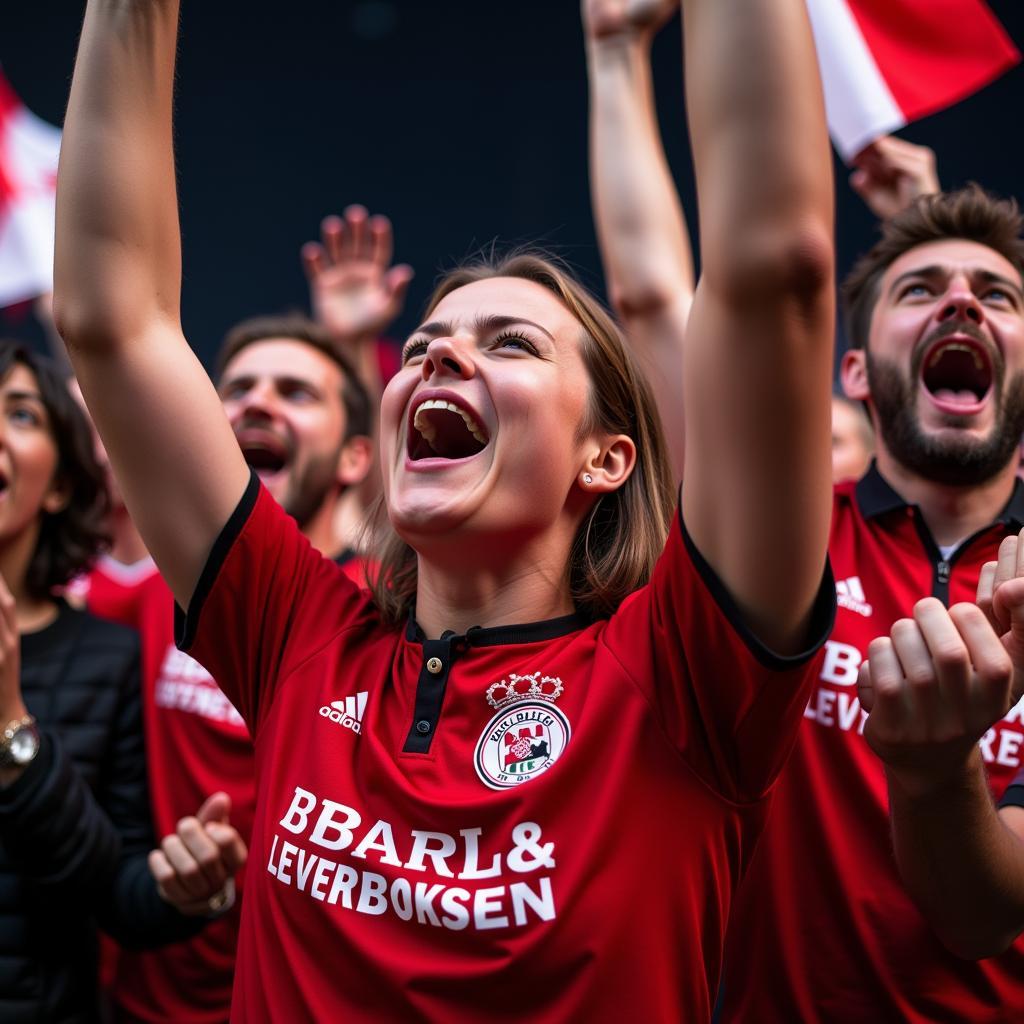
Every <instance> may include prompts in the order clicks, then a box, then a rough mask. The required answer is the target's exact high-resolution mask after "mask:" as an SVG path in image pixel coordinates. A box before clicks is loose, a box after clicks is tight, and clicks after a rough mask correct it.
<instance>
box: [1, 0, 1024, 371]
mask: <svg viewBox="0 0 1024 1024" xmlns="http://www.w3.org/2000/svg"><path fill="white" fill-rule="evenodd" d="M991 5H992V7H993V8H994V9H995V11H996V13H997V14H998V15H999V17H1000V18H1001V20H1002V22H1003V24H1004V25H1005V26H1006V28H1007V29H1008V31H1009V32H1010V34H1011V36H1012V37H1013V38H1014V40H1015V41H1016V42H1017V44H1018V46H1021V47H1022V48H1024V10H1022V6H1024V5H1021V4H1019V3H1017V2H1014V0H991ZM183 7H184V13H183V27H182V43H181V58H180V63H179V83H180V86H179V94H178V121H177V145H178V163H179V179H180V191H181V205H182V228H183V233H184V267H185V283H184V294H183V302H184V319H185V329H186V333H187V334H188V336H189V338H190V340H191V342H192V344H193V345H194V347H195V348H196V349H197V351H198V352H199V353H200V355H201V356H202V357H203V358H204V359H206V360H209V359H210V356H211V354H212V352H213V351H214V350H215V348H216V346H217V344H218V343H219V339H220V338H221V336H222V335H223V333H224V332H225V330H226V329H227V328H228V327H229V326H230V325H231V324H232V323H233V322H235V321H236V320H238V319H241V318H242V317H244V316H248V315H251V314H254V313H260V312H273V311H278V310H282V309H286V308H296V307H303V306H304V305H305V303H306V290H305V282H304V279H303V276H302V271H301V268H300V265H299V260H298V251H299V247H300V245H301V244H302V243H303V242H304V241H306V240H307V239H309V238H312V237H314V236H315V234H316V231H317V227H318V224H319V221H320V218H321V217H322V216H323V215H324V214H326V213H329V212H333V211H338V210H340V209H341V208H343V207H344V206H345V205H347V204H348V203H350V202H362V203H364V204H366V205H367V206H368V207H369V208H370V209H371V210H373V211H375V212H382V213H387V214H388V215H389V216H390V217H391V218H392V220H393V221H394V223H395V227H396V233H397V247H396V258H398V259H400V260H402V261H404V262H409V263H412V264H413V266H414V267H415V268H416V270H417V278H416V280H415V281H414V283H413V287H412V289H411V292H410V298H409V303H408V306H407V311H406V314H405V316H403V318H402V320H401V321H400V323H399V324H398V325H397V326H396V328H395V329H394V333H396V334H401V333H403V332H404V331H405V330H408V329H409V328H411V327H412V326H414V322H415V317H416V314H417V313H418V312H419V309H420V306H421V305H422V302H423V300H424V299H425V297H426V295H427V293H428V291H429V288H430V284H431V282H432V281H433V279H434V277H435V276H436V274H437V272H438V271H439V269H441V268H443V267H447V266H450V265H451V264H452V262H454V261H455V260H457V259H458V258H459V257H461V256H464V255H466V254H468V253H470V252H472V251H473V250H474V249H475V248H477V247H479V246H481V245H485V244H488V243H490V242H491V241H492V240H493V239H495V238H497V239H499V240H501V241H505V242H508V241H512V242H514V241H538V240H539V241H541V242H543V243H544V244H547V245H549V246H552V247H554V248H556V249H557V250H558V251H560V252H561V253H562V254H563V255H564V256H566V257H567V258H568V259H569V260H570V261H571V262H573V263H574V264H575V265H576V266H577V267H578V268H579V269H580V270H581V271H582V273H583V275H584V278H585V279H586V280H587V281H588V283H590V284H591V285H593V286H595V287H597V288H598V289H599V290H600V289H601V278H600V270H599V263H598V258H597V253H596V249H595V242H594V233H593V228H592V225H591V221H590V209H589V198H588V192H587V176H586V84H585V71H584V63H583V49H582V42H581V34H580V27H579V13H578V4H577V3H575V2H573V0H566V2H557V3H556V2H555V0H521V2H519V3H516V4H509V5H500V4H483V3H468V2H465V0H445V2H441V3H436V4H427V3H423V2H422V0H419V2H414V0H391V2H388V0H365V2H357V3H352V2H349V3H344V2H338V0H332V2H327V0H290V2H288V3H274V4H269V3H253V2H251V0H250V2H246V3H242V2H239V0H218V2H210V0H206V2H201V0H184V3H183ZM3 8H4V9H3V13H2V14H0V26H2V28H0V62H2V63H3V65H4V69H5V72H6V74H7V75H8V77H9V79H10V80H11V82H12V83H13V85H14V87H15V89H17V90H18V92H19V93H20V95H21V96H22V98H23V99H24V100H25V102H26V103H27V104H28V105H29V106H30V107H31V108H32V110H33V111H34V112H35V113H37V114H39V115H40V116H41V117H44V118H46V119H47V120H50V121H52V122H54V123H57V124H59V123H60V122H61V120H62V117H63V110H64V106H65V103H66V99H67V90H68V85H69V81H70V75H71V68H72V63H73V59H74V51H75V45H76V41H77V34H78V29H79V26H80V22H81V15H82V10H83V9H84V3H80V2H77V0H33V2H32V3H31V4H27V3H26V4H17V5H15V4H14V3H13V0H6V2H5V3H4V4H3ZM655 62H656V73H657V79H658V91H659V108H660V112H661V121H662V130H663V133H664V136H665V141H666V147H667V149H668V152H669V156H670V160H671V162H672V165H673V167H674V169H675V171H676V174H677V180H678V182H679V184H680V188H681V190H682V193H683V197H684V202H686V203H687V204H688V207H690V208H692V204H693V200H692V176H691V172H690V167H689V156H688V148H687V143H686V129H685V120H684V115H683V103H682V92H681V84H680V83H681V66H680V45H679V39H678V26H677V25H672V26H670V27H669V29H668V30H667V31H666V33H663V37H662V38H661V39H660V40H659V42H658V45H657V46H656V48H655ZM1022 111H1024V70H1022V68H1020V67H1018V68H1017V69H1015V70H1014V71H1012V72H1010V73H1009V74H1008V75H1006V76H1004V77H1003V78H1002V79H1000V80H999V81H997V82H996V83H994V84H993V85H991V86H989V87H988V88H987V89H985V90H983V91H982V92H981V93H979V94H977V95H976V96H974V97H972V98H970V99H969V100H967V101H965V102H964V103H962V104H960V105H959V106H957V107H956V108H954V109H953V110H950V111H946V112H943V113H941V114H939V115H936V116H934V117H931V118H929V119H927V120H925V121H922V122H919V123H918V124H915V125H912V126H911V127H910V128H909V129H907V130H906V131H905V132H903V135H904V137H906V138H908V139H910V140H911V141H914V142H924V143H927V144H928V145H931V146H933V147H934V148H935V149H936V151H937V152H938V154H939V169H940V174H941V177H942V182H943V185H945V186H947V187H948V186H953V185H958V184H962V183H964V182H966V181H967V180H970V179H976V180H978V181H981V182H982V183H983V184H985V185H987V186H988V187H990V188H992V189H994V190H995V191H997V192H1001V193H1004V194H1013V193H1015V192H1020V193H1022V194H1024V188H1022V187H1021V184H1020V175H1021V169H1022V143H1021V137H1020V136H1021V129H1020V122H1021V113H1022ZM840 170H841V168H840ZM872 231H873V222H872V218H871V217H870V215H869V214H868V213H867V212H866V210H864V208H863V207H862V206H861V204H860V201H859V200H858V199H857V198H856V197H855V196H854V195H853V194H852V193H850V192H849V190H848V189H847V188H846V187H845V185H844V184H843V178H842V177H841V178H840V184H839V189H838V237H839V250H840V266H841V267H846V266H848V265H849V263H850V261H851V260H852V258H853V256H854V255H855V254H856V252H857V251H859V250H860V249H861V248H863V247H864V246H866V245H867V244H868V243H869V242H870V240H871V237H872ZM0 328H3V329H6V331H7V333H14V334H20V335H23V336H26V337H31V336H33V333H34V332H33V329H32V326H31V324H30V323H27V322H21V323H18V322H11V323H8V324H6V325H3V324H0Z"/></svg>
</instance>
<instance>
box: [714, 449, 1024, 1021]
mask: <svg viewBox="0 0 1024 1024" xmlns="http://www.w3.org/2000/svg"><path fill="white" fill-rule="evenodd" d="M1022 525H1024V491H1022V489H1021V485H1020V484H1017V485H1016V489H1015V491H1014V493H1013V498H1012V500H1011V501H1010V503H1009V505H1008V506H1007V508H1006V509H1005V511H1004V513H1003V515H1002V516H1000V518H999V519H998V521H997V522H995V523H993V524H992V526H990V527H989V528H988V529H986V530H982V531H980V532H979V533H977V534H976V535H975V536H973V537H971V538H970V539H969V540H967V541H966V542H965V543H964V544H962V545H961V546H960V547H959V549H958V550H957V551H956V552H955V553H954V554H953V555H952V556H951V557H950V559H949V560H948V561H946V560H945V559H943V557H942V555H941V554H940V552H939V550H938V549H937V547H936V546H935V544H934V541H933V540H932V539H931V536H930V535H929V533H928V530H927V527H926V526H925V525H924V521H923V519H922V518H921V514H920V512H919V511H918V509H917V508H916V507H912V506H908V505H907V504H906V503H905V502H904V501H903V500H902V499H901V498H900V497H899V495H897V494H896V492H895V491H893V490H892V488H891V487H889V485H888V484H887V483H886V482H885V480H884V479H883V478H882V476H881V475H880V474H879V473H878V471H877V469H875V468H872V469H871V470H870V471H869V472H868V474H867V475H866V476H865V477H864V478H863V479H862V480H861V481H860V482H859V483H856V484H855V483H853V482H849V483H844V484H841V485H839V486H838V487H837V488H836V494H835V508H834V514H833V522H832V537H831V543H830V547H829V558H830V559H831V562H832V566H833V569H834V571H835V575H836V580H837V583H836V588H837V592H838V600H839V611H838V614H837V617H836V625H835V630H834V631H833V633H832V636H831V638H830V639H829V641H828V643H827V644H826V651H825V660H824V664H823V665H822V668H821V677H820V679H819V680H818V684H817V686H816V688H815V690H814V692H813V694H812V696H811V699H810V702H809V704H808V706H807V709H806V710H805V712H804V723H803V726H802V728H801V729H800V735H799V738H798V740H797V745H796V749H795V751H794V753H793V757H792V759H791V760H790V762H789V764H788V765H787V766H786V769H785V771H784V772H783V773H782V776H781V777H780V779H779V781H778V784H777V785H776V787H775V803H774V805H773V808H772V815H771V818H770V820H769V822H768V825H767V827H766V829H765V834H764V836H763V837H762V840H761V844H760V846H759V847H758V852H757V856H756V857H755V858H754V862H753V864H752V865H751V868H750V872H749V874H748V876H747V878H746V880H745V881H744V884H743V886H742V888H741V890H740V892H739V894H738V895H737V899H736V905H735V908H734V917H733V922H732V926H731V929H730V933H729V945H728V949H727V955H726V968H725V972H724V982H723V1014H722V1020H723V1021H726V1022H729V1024H732V1022H747V1021H757V1022H758V1024H773V1022H778V1024H793V1022H795V1021H800V1022H810V1021H821V1022H823V1024H824V1022H827V1024H865V1022H874V1021H913V1022H921V1024H924V1022H926V1021H927V1022H934V1021H950V1022H952V1021H958V1022H959V1021H970V1022H971V1024H987V1022H994V1021H1007V1022H1009V1021H1017V1022H1019V1021H1021V1020H1022V1019H1024V942H1020V941H1019V942H1018V943H1017V945H1016V946H1015V947H1014V948H1013V949H1011V950H1010V951H1009V952H1008V953H1006V954H1005V955H1003V956H1001V957H996V958H994V959H991V960H984V961H980V962H971V961H966V960H961V959H959V958H958V957H955V956H953V954H951V953H949V952H948V951H947V950H946V949H945V947H944V946H943V945H942V944H941V943H940V942H939V940H938V939H937V938H936V937H935V936H934V935H933V933H932V932H931V930H930V929H929V927H928V925H927V923H926V922H925V920H924V918H923V917H922V915H921V914H920V913H919V911H918V910H917V908H916V907H915V906H914V904H913V903H912V902H911V900H910V897H909V896H908V895H907V893H906V891H905V889H904V888H903V886H902V884H901V882H900V878H899V874H898V872H897V869H896V863H895V860H894V858H893V854H892V841H891V838H890V828H889V811H888V798H887V791H886V783H885V775H884V770H883V768H882V762H881V761H880V760H879V759H878V758H877V757H875V755H874V754H873V753H872V752H871V750H870V749H869V747H868V745H867V743H866V742H865V741H864V738H863V736H862V734H861V730H862V729H863V722H864V718H865V715H864V713H863V712H862V711H861V709H860V705H859V703H858V701H857V669H858V667H859V665H860V662H861V661H862V659H863V657H864V656H865V654H866V652H867V647H868V643H869V642H870V641H871V640H872V639H874V638H875V637H876V636H883V635H888V633H889V629H890V627H891V625H892V623H893V622H894V621H895V620H896V619H899V618H903V617H906V616H909V615H910V614H911V612H912V609H913V606H914V604H915V603H916V602H917V601H918V600H920V599H921V598H922V597H926V596H928V595H930V594H934V595H935V596H937V597H939V598H940V599H942V600H943V601H944V602H945V603H947V604H955V603H956V602H958V601H973V600H974V594H975V589H976V587H977V583H978V573H979V571H980V569H981V566H982V564H983V563H984V562H985V561H988V560H991V559H993V558H995V556H996V550H997V548H998V546H999V542H1000V541H1001V540H1002V538H1003V537H1004V536H1006V535H1007V533H1009V532H1016V531H1017V530H1019V529H1020V528H1021V526H1022ZM1022 719H1024V704H1021V705H1018V706H1017V707H1016V708H1015V709H1014V710H1013V711H1011V712H1010V714H1009V715H1008V716H1007V718H1006V719H1004V720H1003V721H1002V722H1001V723H1000V724H999V725H998V726H997V727H996V728H994V729H992V730H990V731H989V733H988V734H987V735H986V736H985V737H984V738H983V739H982V742H981V752H982V756H983V757H984V760H985V763H986V766H987V768H988V772H989V778H990V781H991V784H992V789H993V792H994V793H995V794H996V795H997V796H998V795H999V794H1001V793H1002V791H1003V790H1004V789H1005V788H1006V786H1007V784H1008V782H1009V781H1010V779H1011V778H1012V776H1013V775H1014V774H1015V773H1016V771H1017V770H1018V769H1019V767H1020V765H1021V756H1022V754H1024V725H1022Z"/></svg>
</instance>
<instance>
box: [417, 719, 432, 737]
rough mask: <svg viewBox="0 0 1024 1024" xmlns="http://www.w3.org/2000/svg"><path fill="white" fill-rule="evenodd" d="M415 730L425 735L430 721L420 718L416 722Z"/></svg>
mask: <svg viewBox="0 0 1024 1024" xmlns="http://www.w3.org/2000/svg"><path fill="white" fill-rule="evenodd" d="M416 731H417V732H418V733H421V734H423V735H424V736H425V735H426V734H427V733H428V732H430V723H429V722H428V721H427V720H426V719H425V718H421V719H420V720H419V721H418V722H417V723H416Z"/></svg>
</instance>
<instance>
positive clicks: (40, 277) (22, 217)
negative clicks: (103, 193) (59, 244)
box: [0, 72, 60, 306]
mask: <svg viewBox="0 0 1024 1024" xmlns="http://www.w3.org/2000/svg"><path fill="white" fill-rule="evenodd" d="M59 153H60V130H59V129H57V128H54V126H53V125H52V124H47V122H46V121H43V120H41V119H40V118H38V117H36V116H35V114H33V113H32V112H31V111H30V110H28V108H26V107H25V106H24V104H23V103H22V102H21V100H19V99H18V96H17V94H16V93H15V91H14V90H13V89H12V88H11V85H10V83H9V82H8V81H7V79H6V78H4V76H3V73H2V72H0V306H9V305H12V304H13V303H15V302H21V301H23V300H24V299H31V298H34V297H35V296H37V295H42V294H43V293H44V292H48V291H52V290H53V228H54V215H55V196H56V192H57V157H58V155H59Z"/></svg>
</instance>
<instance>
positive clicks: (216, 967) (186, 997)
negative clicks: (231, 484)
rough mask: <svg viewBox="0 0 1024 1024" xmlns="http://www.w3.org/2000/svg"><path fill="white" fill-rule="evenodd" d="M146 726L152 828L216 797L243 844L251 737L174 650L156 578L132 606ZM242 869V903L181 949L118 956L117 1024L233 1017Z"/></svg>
mask: <svg viewBox="0 0 1024 1024" xmlns="http://www.w3.org/2000/svg"><path fill="white" fill-rule="evenodd" d="M138 628H139V631H140V633H141V635H142V669H143V671H142V685H143V704H142V707H143V722H144V724H145V731H146V761H147V764H148V766H149V788H150V798H151V801H152V808H153V822H154V827H155V829H156V833H157V835H158V836H164V835H167V833H169V832H173V831H174V830H175V827H176V826H177V823H178V820H179V819H180V818H182V817H184V816H185V815H188V814H195V812H196V811H197V810H198V809H199V807H200V805H201V804H202V803H203V801H204V800H205V799H206V798H207V797H208V796H209V795H210V794H211V793H214V792H216V791H217V790H223V791H224V792H226V793H227V794H228V795H229V796H230V797H231V824H232V825H234V826H235V828H237V829H238V831H239V833H240V834H241V836H242V838H243V839H244V840H246V842H248V839H249V834H250V832H251V831H252V817H253V810H254V806H255V782H254V779H253V771H254V757H253V749H252V740H251V739H250V737H249V731H248V729H246V727H245V723H244V722H243V721H242V718H241V716H240V715H239V714H238V712H237V711H236V710H235V708H234V707H233V706H232V704H231V702H230V701H229V700H228V698H227V697H225V696H224V694H223V693H222V692H221V690H220V688H219V687H218V686H217V684H216V682H214V680H213V678H212V677H211V676H210V673H209V672H207V671H206V669H204V668H203V667H202V666H201V665H200V664H199V663H198V662H196V661H193V660H192V659H191V658H190V657H189V656H188V655H187V654H183V653H182V652H181V651H179V650H178V648H177V647H176V646H175V644H174V598H173V597H172V595H171V592H170V589H169V588H168V586H167V584H166V583H165V582H164V580H163V577H161V576H159V575H156V576H154V577H152V578H151V579H150V580H149V581H147V583H146V584H145V586H144V587H143V588H142V593H141V594H140V595H139V602H138ZM244 876H245V869H244V868H243V870H242V871H241V872H239V876H238V878H237V879H236V885H237V891H238V900H237V901H236V904H235V906H234V907H233V908H232V909H231V910H229V911H228V912H227V913H225V914H224V915H222V916H221V917H219V918H217V919H216V920H214V921H211V922H210V923H209V924H208V925H207V926H206V927H205V928H204V929H203V931H202V932H200V933H199V934H198V935H196V936H195V937H194V938H192V939H189V940H187V941H185V942H179V943H175V944H174V945H172V946H166V947H164V948H162V949H157V950H153V951H151V952H134V951H131V950H122V951H121V955H120V958H119V961H118V969H117V973H116V975H115V977H114V981H113V984H112V985H111V987H110V990H109V996H110V998H111V1000H112V1001H113V1002H114V1004H115V1006H116V1008H117V1013H118V1016H119V1018H120V1019H122V1020H126V1019H127V1020H140V1021H153V1022H158V1021H159V1022H168V1024H169V1022H172V1021H174V1022H178V1021H180V1022H188V1024H215V1022H222V1021H225V1020H226V1019H227V1017H228V1014H229V1012H230V1005H231V987H232V983H233V980H234V964H235V950H236V947H237V944H238V923H239V918H240V914H241V906H240V901H241V896H242V892H243V889H244V883H245V877H244Z"/></svg>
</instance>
